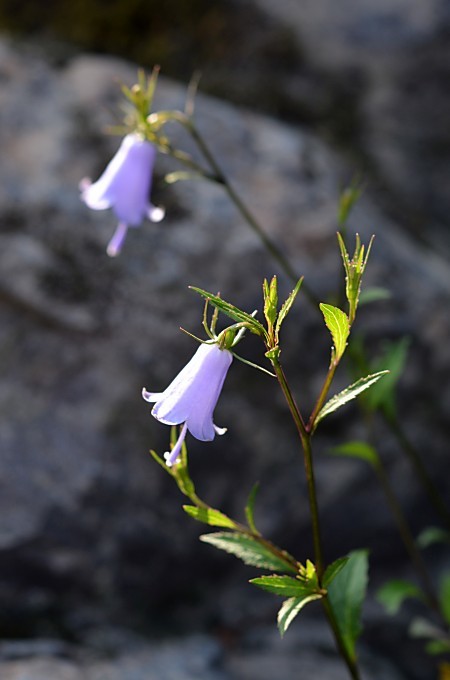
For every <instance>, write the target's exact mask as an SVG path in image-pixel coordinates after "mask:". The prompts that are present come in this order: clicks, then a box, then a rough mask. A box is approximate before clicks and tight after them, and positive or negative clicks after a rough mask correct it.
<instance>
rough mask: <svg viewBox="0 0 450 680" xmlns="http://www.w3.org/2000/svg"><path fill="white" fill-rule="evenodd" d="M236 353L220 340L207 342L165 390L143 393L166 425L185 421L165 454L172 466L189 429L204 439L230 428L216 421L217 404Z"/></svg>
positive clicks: (154, 411)
mask: <svg viewBox="0 0 450 680" xmlns="http://www.w3.org/2000/svg"><path fill="white" fill-rule="evenodd" d="M232 361H233V355H232V354H231V352H230V351H229V350H227V349H221V348H220V347H219V345H218V344H216V343H214V344H210V343H203V344H201V345H200V347H199V348H198V349H197V351H196V353H195V354H194V356H193V357H192V359H191V360H190V361H189V362H188V363H187V364H186V366H185V367H184V368H183V369H182V370H181V371H180V373H179V374H178V375H177V377H176V378H175V379H174V380H173V381H172V382H171V383H170V385H169V386H168V387H167V389H165V390H164V392H147V390H146V389H145V388H144V389H143V390H142V396H143V397H144V399H145V400H146V401H149V402H150V403H154V404H155V405H154V407H153V409H152V415H153V416H154V417H155V418H156V419H157V420H159V421H160V422H161V423H164V424H165V425H183V427H182V428H181V432H180V436H179V437H178V441H177V442H176V444H175V446H174V447H173V449H172V451H170V452H166V453H165V454H164V458H165V460H166V463H167V465H169V466H171V465H173V463H174V462H175V461H176V460H177V458H178V456H179V454H180V451H181V447H182V444H183V442H184V438H185V437H186V432H187V431H188V430H189V432H190V433H191V434H192V435H193V436H194V437H195V438H196V439H199V440H200V441H211V440H213V439H214V437H215V436H216V434H225V432H226V428H220V427H217V425H215V424H214V422H213V411H214V409H215V406H216V404H217V400H218V398H219V395H220V392H221V390H222V386H223V383H224V380H225V377H226V375H227V371H228V369H229V367H230V364H231V362H232Z"/></svg>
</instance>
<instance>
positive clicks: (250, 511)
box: [245, 482, 259, 534]
mask: <svg viewBox="0 0 450 680" xmlns="http://www.w3.org/2000/svg"><path fill="white" fill-rule="evenodd" d="M258 491H259V483H258V482H256V484H255V485H254V486H253V488H252V490H251V491H250V495H249V497H248V501H247V505H246V506H245V516H246V518H247V524H248V526H249V528H250V529H251V531H253V533H254V534H258V533H259V531H258V530H257V528H256V524H255V516H254V511H255V500H256V494H257V493H258Z"/></svg>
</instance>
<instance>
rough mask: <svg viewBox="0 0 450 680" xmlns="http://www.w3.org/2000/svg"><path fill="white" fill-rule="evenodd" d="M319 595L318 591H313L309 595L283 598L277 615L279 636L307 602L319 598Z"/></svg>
mask: <svg viewBox="0 0 450 680" xmlns="http://www.w3.org/2000/svg"><path fill="white" fill-rule="evenodd" d="M321 597H322V596H321V595H319V594H318V593H313V594H311V595H307V596H306V597H291V598H289V600H285V601H284V602H283V604H282V605H281V609H280V611H279V612H278V616H277V622H278V630H279V631H280V635H281V637H283V635H284V634H285V632H286V631H287V629H288V628H289V626H290V625H291V623H292V621H293V620H294V619H295V617H296V616H297V614H298V613H299V612H300V611H301V610H302V609H303V607H304V606H305V605H306V604H308V602H314V600H320V598H321Z"/></svg>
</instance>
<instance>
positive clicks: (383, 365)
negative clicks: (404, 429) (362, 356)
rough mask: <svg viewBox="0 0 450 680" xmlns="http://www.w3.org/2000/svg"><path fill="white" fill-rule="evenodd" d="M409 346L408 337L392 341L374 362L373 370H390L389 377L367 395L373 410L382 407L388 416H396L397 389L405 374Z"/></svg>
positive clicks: (369, 405) (368, 405) (367, 402)
mask: <svg viewBox="0 0 450 680" xmlns="http://www.w3.org/2000/svg"><path fill="white" fill-rule="evenodd" d="M408 347H409V339H408V338H402V339H401V340H399V341H398V342H395V343H390V344H389V345H387V347H386V348H385V351H384V352H383V354H382V356H381V357H379V358H378V359H377V361H376V362H374V363H373V365H372V370H374V371H379V370H381V369H385V370H388V371H389V377H388V378H386V379H385V380H383V381H382V382H380V383H379V384H378V385H377V386H376V387H375V388H374V389H373V390H371V391H370V392H368V393H367V395H365V397H364V400H365V404H366V405H367V407H368V408H369V409H370V410H371V411H375V410H376V409H379V408H381V409H383V410H384V412H385V413H386V414H387V415H388V416H391V417H392V416H395V413H396V406H395V389H396V387H397V383H398V381H399V380H400V378H401V376H402V374H403V370H404V367H405V363H406V358H407V355H408Z"/></svg>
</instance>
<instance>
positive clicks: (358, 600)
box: [328, 550, 368, 660]
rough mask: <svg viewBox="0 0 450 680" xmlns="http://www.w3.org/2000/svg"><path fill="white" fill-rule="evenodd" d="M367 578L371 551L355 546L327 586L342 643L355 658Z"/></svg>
mask: <svg viewBox="0 0 450 680" xmlns="http://www.w3.org/2000/svg"><path fill="white" fill-rule="evenodd" d="M367 581H368V552H367V550H355V551H353V552H351V553H350V554H349V556H348V562H347V564H345V565H344V566H343V567H342V569H341V570H340V571H339V573H338V574H337V575H336V576H335V578H334V579H333V581H332V582H331V583H330V585H329V586H328V599H329V601H330V604H331V607H332V609H333V611H334V614H335V617H336V621H337V625H338V627H339V630H340V633H341V636H342V640H343V643H344V645H345V648H346V649H347V651H348V654H349V656H350V657H351V658H352V659H353V660H355V659H356V651H355V645H356V640H357V639H358V637H359V635H360V633H361V630H362V626H361V620H360V619H361V609H362V605H363V602H364V598H365V595H366V589H367Z"/></svg>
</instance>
